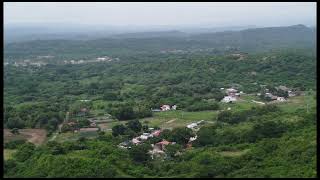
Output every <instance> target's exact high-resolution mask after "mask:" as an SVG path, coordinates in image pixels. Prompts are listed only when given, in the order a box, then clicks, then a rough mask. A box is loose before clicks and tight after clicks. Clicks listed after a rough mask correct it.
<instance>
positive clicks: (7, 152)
mask: <svg viewBox="0 0 320 180" xmlns="http://www.w3.org/2000/svg"><path fill="white" fill-rule="evenodd" d="M16 151H17V150H15V149H4V150H3V158H4V160H8V159H11V158H12V155H13V154H14V153H15V152H16Z"/></svg>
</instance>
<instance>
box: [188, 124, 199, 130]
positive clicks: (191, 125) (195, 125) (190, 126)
mask: <svg viewBox="0 0 320 180" xmlns="http://www.w3.org/2000/svg"><path fill="white" fill-rule="evenodd" d="M197 126H198V124H197V123H191V124H188V125H187V128H190V129H192V128H195V127H197Z"/></svg>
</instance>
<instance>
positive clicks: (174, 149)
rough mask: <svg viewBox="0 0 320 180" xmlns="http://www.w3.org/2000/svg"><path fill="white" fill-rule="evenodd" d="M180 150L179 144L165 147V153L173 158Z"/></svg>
mask: <svg viewBox="0 0 320 180" xmlns="http://www.w3.org/2000/svg"><path fill="white" fill-rule="evenodd" d="M181 150H182V146H181V145H179V144H169V145H167V146H166V153H167V155H168V156H169V157H171V158H173V157H175V155H176V153H177V152H180V151H181Z"/></svg>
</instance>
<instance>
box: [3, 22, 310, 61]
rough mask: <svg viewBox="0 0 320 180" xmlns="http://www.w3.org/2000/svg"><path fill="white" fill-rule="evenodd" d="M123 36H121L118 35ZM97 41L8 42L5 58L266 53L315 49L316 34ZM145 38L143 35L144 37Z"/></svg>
mask: <svg viewBox="0 0 320 180" xmlns="http://www.w3.org/2000/svg"><path fill="white" fill-rule="evenodd" d="M119 37H122V38H119ZM119 37H117V38H105V39H97V40H88V41H84V40H82V41H80V40H78V41H77V40H41V41H29V42H22V43H6V44H5V46H4V57H5V61H8V62H10V61H11V62H12V61H21V60H23V59H29V58H35V57H36V56H45V55H51V56H55V59H56V60H58V61H63V60H66V59H90V58H95V57H97V56H103V55H110V56H112V55H113V56H117V57H119V56H120V57H122V56H125V55H133V54H140V55H141V54H154V53H160V52H161V51H174V50H182V51H187V52H189V51H200V52H201V53H203V51H206V50H208V49H209V50H210V51H209V52H211V54H212V53H224V52H229V51H230V50H232V51H240V52H247V53H249V52H266V51H269V50H272V49H279V48H284V49H286V48H314V47H315V43H316V41H315V39H316V38H315V37H316V33H315V31H313V30H312V29H311V28H308V27H306V26H303V25H295V26H289V27H274V28H256V29H248V30H242V31H231V32H217V33H205V34H195V35H184V34H183V33H180V32H176V31H173V32H172V31H171V32H153V33H152V32H146V33H131V34H123V35H119ZM141 37H144V38H141Z"/></svg>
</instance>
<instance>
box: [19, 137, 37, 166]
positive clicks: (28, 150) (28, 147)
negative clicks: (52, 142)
mask: <svg viewBox="0 0 320 180" xmlns="http://www.w3.org/2000/svg"><path fill="white" fill-rule="evenodd" d="M34 150H35V145H34V144H32V143H29V142H27V143H24V144H22V145H21V146H20V147H19V148H18V151H17V152H16V153H15V155H14V157H15V158H16V160H17V161H20V162H23V161H25V160H27V159H28V158H30V156H31V155H32V154H33V153H34Z"/></svg>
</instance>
